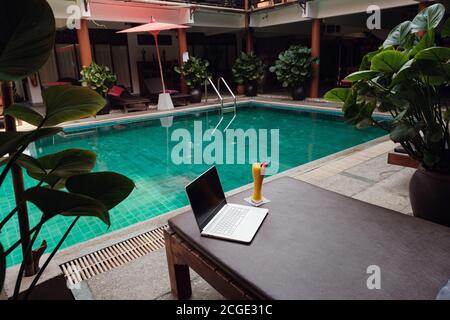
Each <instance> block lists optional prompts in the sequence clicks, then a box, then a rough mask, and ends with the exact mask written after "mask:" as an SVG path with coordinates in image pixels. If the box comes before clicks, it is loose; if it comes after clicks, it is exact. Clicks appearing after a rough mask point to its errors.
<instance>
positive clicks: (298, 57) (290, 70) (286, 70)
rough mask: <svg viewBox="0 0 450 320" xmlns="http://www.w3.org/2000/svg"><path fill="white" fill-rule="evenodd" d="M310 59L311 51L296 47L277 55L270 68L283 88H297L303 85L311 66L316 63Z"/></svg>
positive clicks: (309, 73)
mask: <svg viewBox="0 0 450 320" xmlns="http://www.w3.org/2000/svg"><path fill="white" fill-rule="evenodd" d="M318 60H319V59H318V58H313V57H311V49H310V48H308V47H304V46H300V45H296V46H291V47H290V48H289V49H287V50H286V51H284V52H282V53H280V54H279V55H278V59H277V60H276V61H275V65H273V66H271V67H270V72H274V73H275V74H276V76H277V79H278V81H280V82H281V83H282V85H283V87H285V88H286V87H293V88H295V87H298V86H301V85H303V84H304V83H305V82H306V81H307V80H308V79H309V78H310V77H311V74H312V68H311V65H312V64H313V63H317V62H318Z"/></svg>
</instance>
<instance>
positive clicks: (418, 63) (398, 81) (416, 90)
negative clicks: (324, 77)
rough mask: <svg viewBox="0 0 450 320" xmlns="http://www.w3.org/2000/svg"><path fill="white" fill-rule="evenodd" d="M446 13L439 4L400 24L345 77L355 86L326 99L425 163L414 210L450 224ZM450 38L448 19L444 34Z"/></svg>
mask: <svg viewBox="0 0 450 320" xmlns="http://www.w3.org/2000/svg"><path fill="white" fill-rule="evenodd" d="M444 14H445V7H444V6H443V5H442V4H435V5H432V6H430V7H428V8H426V9H425V10H423V11H421V12H420V13H419V14H418V15H417V16H416V17H415V18H414V19H413V21H405V22H402V23H400V24H399V25H398V26H397V27H395V28H394V29H393V30H392V31H391V32H390V34H389V35H388V37H387V39H386V40H385V41H384V43H383V45H382V46H381V47H380V48H379V49H378V50H376V51H375V52H371V53H369V54H367V55H366V56H365V57H364V59H363V61H362V63H361V66H360V70H359V71H357V72H355V73H352V74H350V75H349V76H347V78H346V79H347V80H348V81H351V82H352V87H351V88H336V89H333V90H331V91H329V92H327V93H326V95H325V98H326V99H328V100H330V101H338V102H341V103H343V106H342V111H343V112H344V118H345V120H346V121H347V122H348V123H350V124H353V125H356V126H358V127H361V128H362V127H367V126H372V125H377V126H379V127H381V128H383V129H385V130H386V131H388V132H389V134H390V138H391V140H392V141H394V142H397V143H400V144H401V145H402V146H403V148H404V149H405V151H406V152H407V153H408V154H409V156H410V157H412V158H413V159H415V160H418V161H419V162H420V163H421V168H420V169H419V170H418V171H416V173H415V174H414V176H413V178H412V180H411V182H410V198H411V203H412V207H413V212H414V214H415V215H416V216H421V217H424V218H427V219H429V220H432V221H435V222H439V223H443V224H446V225H449V226H450V216H449V215H448V212H450V207H449V206H448V205H447V206H446V207H445V204H446V203H448V201H447V197H448V194H449V193H450V133H449V121H450V116H449V105H448V103H443V101H442V98H441V92H442V90H443V89H445V88H448V84H449V80H450V63H449V60H450V48H447V47H440V46H437V45H436V39H437V37H436V34H437V33H436V28H437V27H438V26H439V24H440V22H441V20H442V19H443V17H444ZM449 35H450V22H449V21H447V22H446V23H445V25H444V29H443V32H442V35H441V36H442V37H448V36H449ZM375 110H378V111H381V112H386V113H389V114H390V115H391V116H392V121H391V122H389V123H385V122H380V121H379V120H377V119H376V118H375V117H374V116H373V114H374V111H375ZM419 181H420V182H419ZM424 186H427V187H426V189H427V190H425V189H424ZM419 198H420V200H419ZM431 199H440V200H441V201H432V200H431ZM443 206H444V207H443Z"/></svg>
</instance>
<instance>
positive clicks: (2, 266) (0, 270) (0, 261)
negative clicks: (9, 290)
mask: <svg viewBox="0 0 450 320" xmlns="http://www.w3.org/2000/svg"><path fill="white" fill-rule="evenodd" d="M5 275H6V257H5V250H4V249H3V246H2V244H1V243H0V292H1V291H2V290H3V284H4V283H5Z"/></svg>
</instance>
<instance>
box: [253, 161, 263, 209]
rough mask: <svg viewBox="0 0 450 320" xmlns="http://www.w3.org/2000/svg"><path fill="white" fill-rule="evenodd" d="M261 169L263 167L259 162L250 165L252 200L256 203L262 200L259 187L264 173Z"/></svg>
mask: <svg viewBox="0 0 450 320" xmlns="http://www.w3.org/2000/svg"><path fill="white" fill-rule="evenodd" d="M261 170H264V167H263V166H262V164H261V163H254V164H253V165H252V175H253V195H252V202H253V203H256V204H257V203H261V201H263V196H262V192H261V188H262V183H263V179H264V173H263V172H262V171H261Z"/></svg>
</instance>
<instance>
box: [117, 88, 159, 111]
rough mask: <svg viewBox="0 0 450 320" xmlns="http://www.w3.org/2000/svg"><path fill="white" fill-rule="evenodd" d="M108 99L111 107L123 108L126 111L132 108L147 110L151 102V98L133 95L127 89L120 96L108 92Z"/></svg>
mask: <svg viewBox="0 0 450 320" xmlns="http://www.w3.org/2000/svg"><path fill="white" fill-rule="evenodd" d="M108 100H109V102H110V106H111V108H123V109H124V112H125V113H127V112H128V111H132V110H141V111H145V110H147V109H148V105H149V104H150V103H151V101H150V99H149V98H146V97H142V96H139V95H133V94H131V93H130V92H129V91H128V90H126V89H125V90H123V92H122V93H121V94H120V95H119V96H115V95H112V94H111V93H110V94H108Z"/></svg>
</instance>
